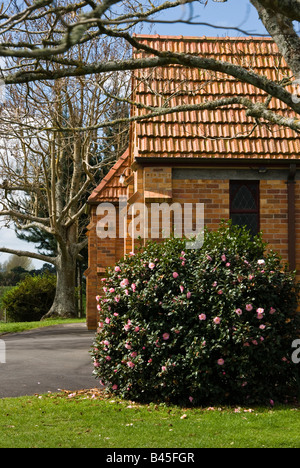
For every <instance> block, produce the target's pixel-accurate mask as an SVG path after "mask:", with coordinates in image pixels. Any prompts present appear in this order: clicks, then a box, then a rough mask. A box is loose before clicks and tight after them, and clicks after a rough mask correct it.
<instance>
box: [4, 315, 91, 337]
mask: <svg viewBox="0 0 300 468" xmlns="http://www.w3.org/2000/svg"><path fill="white" fill-rule="evenodd" d="M85 321H86V319H85V318H80V319H76V318H75V319H51V320H50V319H49V320H42V321H40V322H12V323H5V322H0V335H1V333H18V332H22V331H26V330H32V329H34V328H41V327H49V326H52V325H63V324H65V323H80V322H85Z"/></svg>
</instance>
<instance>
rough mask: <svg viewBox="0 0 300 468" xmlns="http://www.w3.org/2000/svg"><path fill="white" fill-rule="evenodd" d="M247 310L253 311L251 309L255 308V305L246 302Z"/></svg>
mask: <svg viewBox="0 0 300 468" xmlns="http://www.w3.org/2000/svg"><path fill="white" fill-rule="evenodd" d="M246 310H247V311H248V312H251V310H253V306H252V305H251V304H246Z"/></svg>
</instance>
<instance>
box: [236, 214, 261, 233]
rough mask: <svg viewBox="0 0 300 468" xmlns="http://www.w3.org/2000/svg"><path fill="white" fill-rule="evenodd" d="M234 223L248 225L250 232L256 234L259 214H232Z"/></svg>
mask: <svg viewBox="0 0 300 468" xmlns="http://www.w3.org/2000/svg"><path fill="white" fill-rule="evenodd" d="M231 219H232V224H235V225H238V226H246V228H247V229H248V230H249V231H250V233H251V234H252V235H253V236H255V235H256V234H257V233H258V216H257V214H250V213H240V214H236V213H234V214H232V215H231Z"/></svg>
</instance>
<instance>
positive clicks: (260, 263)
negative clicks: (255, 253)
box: [257, 260, 266, 265]
mask: <svg viewBox="0 0 300 468" xmlns="http://www.w3.org/2000/svg"><path fill="white" fill-rule="evenodd" d="M265 263H266V262H265V261H264V260H257V264H258V265H264V264H265Z"/></svg>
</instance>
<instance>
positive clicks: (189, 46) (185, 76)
mask: <svg viewBox="0 0 300 468" xmlns="http://www.w3.org/2000/svg"><path fill="white" fill-rule="evenodd" d="M139 39H140V40H141V41H144V42H145V43H146V44H148V45H150V46H152V47H155V48H156V49H157V48H160V50H171V51H176V52H185V53H189V54H199V55H201V56H206V57H208V58H214V59H216V60H222V61H227V62H231V63H234V64H237V65H241V66H243V67H246V68H248V69H251V70H253V71H254V72H257V73H260V74H262V75H264V76H267V78H269V79H270V80H273V81H277V82H279V81H281V80H282V79H284V78H287V77H288V76H290V75H291V72H290V70H289V69H288V67H287V66H286V64H285V62H284V61H283V59H282V57H281V55H280V54H279V52H278V49H277V47H276V45H275V44H274V42H273V41H272V40H269V39H256V38H200V37H199V38H189V37H187V38H185V37H170V36H139ZM232 96H244V97H247V98H248V99H251V100H253V102H257V101H260V102H267V103H268V106H269V109H271V110H272V109H273V110H276V112H277V113H278V112H281V113H282V115H285V116H289V115H292V114H291V112H290V110H288V109H287V107H286V106H285V105H284V104H283V103H282V102H281V101H278V100H276V99H274V98H272V99H270V100H268V95H267V94H266V93H264V92H263V91H261V90H260V89H258V88H254V87H253V86H251V85H249V84H247V83H243V82H241V81H237V80H236V79H235V78H233V77H230V76H228V75H225V74H222V73H219V72H211V71H205V70H199V69H196V68H184V67H182V66H179V65H170V66H166V67H163V68H155V69H151V70H149V69H148V70H137V71H135V72H134V73H133V77H132V101H135V102H136V103H137V104H139V106H137V107H134V108H133V109H132V115H133V116H136V117H138V116H140V115H143V114H145V113H151V112H152V111H153V108H154V107H156V106H159V107H161V108H163V109H166V112H165V113H164V115H160V116H153V117H151V118H148V119H147V120H138V119H137V120H136V121H133V122H132V123H131V128H130V142H129V147H128V149H127V150H126V152H125V153H124V154H123V156H122V157H121V158H120V159H119V160H118V161H117V162H116V163H115V165H114V166H113V168H112V169H111V170H110V172H109V173H108V174H107V176H106V177H105V178H104V179H103V180H102V182H101V183H100V185H99V186H98V187H97V188H95V190H94V191H93V193H92V194H91V195H90V197H89V200H88V203H89V207H90V223H89V226H88V233H87V235H88V240H89V267H88V269H87V271H86V273H85V275H86V279H87V325H88V328H89V329H95V328H96V327H97V321H98V311H97V303H96V295H98V294H99V293H100V291H101V278H102V277H103V276H105V270H106V268H107V267H108V266H113V265H114V263H115V262H116V261H118V260H119V259H120V258H122V257H123V256H124V254H125V253H129V252H131V251H134V249H135V245H136V242H139V243H140V242H141V240H139V239H136V238H135V235H134V232H133V230H134V229H135V230H136V231H138V228H137V225H136V224H134V218H135V213H136V212H135V211H133V210H132V209H131V207H133V206H138V207H139V209H140V210H143V207H145V208H144V209H145V210H147V208H149V210H151V206H153V205H152V204H153V203H160V204H161V203H167V204H169V205H172V204H174V203H177V204H184V203H191V204H193V203H201V204H203V206H204V223H205V225H206V226H207V227H208V228H210V229H216V228H218V226H219V224H220V221H221V220H222V219H229V218H230V219H232V221H233V222H234V223H236V224H242V225H244V224H246V225H247V226H248V227H249V229H250V230H251V231H252V232H253V233H257V232H259V231H262V232H263V237H264V240H265V241H267V242H268V243H269V244H270V247H271V248H272V249H274V250H276V251H277V252H278V253H279V254H280V255H281V256H282V257H283V260H285V261H286V262H288V263H289V265H290V268H291V269H298V270H299V268H300V242H299V241H300V177H299V173H298V172H297V169H298V167H299V164H300V163H299V154H300V143H299V138H298V137H297V134H296V133H295V132H294V131H292V130H290V129H288V128H285V127H279V126H276V125H272V124H269V123H268V124H265V123H262V122H259V121H258V120H256V119H254V118H252V117H249V116H248V115H247V113H246V110H245V108H244V107H243V106H241V105H237V104H232V105H230V106H229V105H228V106H225V107H219V108H215V109H214V110H186V111H184V110H181V112H176V113H170V112H169V110H171V109H172V108H174V107H175V106H185V105H191V104H199V103H201V102H205V101H207V100H216V99H220V98H230V97H232ZM99 206H100V208H99ZM106 208H107V211H105V210H106ZM112 208H114V210H113V209H112ZM149 210H148V211H147V215H148V216H149ZM108 213H111V216H112V217H113V218H112V219H113V222H114V225H115V231H114V232H112V234H113V235H108V234H107V235H103V229H102V231H101V219H104V217H105V216H106V218H105V220H106V222H107V221H108V220H109V216H110V215H108ZM124 213H126V216H125V215H124ZM99 222H100V231H101V232H100V231H99ZM149 222H150V221H149ZM193 222H194V225H195V222H196V220H195V219H194V220H193ZM108 224H109V222H108ZM112 226H113V224H112ZM97 227H98V231H97ZM113 230H114V228H113V227H112V231H113ZM149 230H150V226H149V224H148V223H146V224H145V225H142V224H141V223H140V225H139V234H144V235H142V236H141V237H142V242H145V241H146V240H147V238H148V237H149V235H148V234H149ZM136 231H135V232H136ZM99 233H100V234H99ZM161 237H163V233H162V232H161V231H160V234H159V235H158V239H159V238H161Z"/></svg>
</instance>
